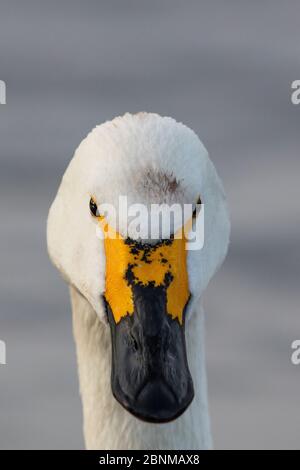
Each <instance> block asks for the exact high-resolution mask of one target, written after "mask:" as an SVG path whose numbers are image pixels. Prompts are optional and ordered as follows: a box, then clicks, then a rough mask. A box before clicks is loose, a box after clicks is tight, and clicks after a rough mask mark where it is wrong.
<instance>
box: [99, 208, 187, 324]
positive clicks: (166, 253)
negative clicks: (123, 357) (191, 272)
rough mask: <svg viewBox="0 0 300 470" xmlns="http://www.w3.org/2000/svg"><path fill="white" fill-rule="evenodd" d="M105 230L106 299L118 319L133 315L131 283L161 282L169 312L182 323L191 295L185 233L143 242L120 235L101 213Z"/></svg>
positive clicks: (102, 225) (144, 284)
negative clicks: (151, 242)
mask: <svg viewBox="0 0 300 470" xmlns="http://www.w3.org/2000/svg"><path fill="white" fill-rule="evenodd" d="M99 220H100V224H101V227H102V230H103V231H104V245H105V255H106V287H105V293H104V296H105V299H106V301H107V302H108V303H109V305H110V307H111V310H112V312H113V315H114V319H115V322H116V323H118V322H119V321H120V320H121V318H122V317H124V316H126V315H132V314H133V312H134V300H133V292H132V284H140V285H142V286H149V285H150V286H153V287H159V286H162V287H164V288H165V289H166V296H167V312H168V314H169V315H171V316H172V318H173V319H175V318H177V319H178V321H179V323H180V324H182V322H183V318H182V315H183V311H184V308H185V306H186V304H187V301H188V299H189V296H190V292H189V285H188V272H187V262H186V261H187V260H186V255H187V251H186V248H185V245H186V239H185V237H184V235H183V232H182V236H181V237H180V238H179V237H178V236H175V237H174V238H173V239H170V240H162V241H160V242H159V243H158V244H156V245H150V244H142V243H139V242H136V241H134V240H130V239H123V238H122V237H121V235H120V234H119V233H117V232H115V231H114V230H113V229H112V228H111V227H109V226H108V224H107V222H106V221H105V219H104V217H99ZM177 235H178V233H177Z"/></svg>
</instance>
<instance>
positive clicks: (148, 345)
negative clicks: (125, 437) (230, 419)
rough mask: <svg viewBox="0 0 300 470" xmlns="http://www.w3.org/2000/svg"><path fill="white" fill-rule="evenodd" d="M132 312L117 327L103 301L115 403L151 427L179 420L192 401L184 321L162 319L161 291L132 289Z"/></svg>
mask: <svg viewBox="0 0 300 470" xmlns="http://www.w3.org/2000/svg"><path fill="white" fill-rule="evenodd" d="M133 293H134V304H135V311H134V314H133V315H127V316H126V317H122V319H121V320H120V321H119V322H118V323H116V321H115V318H114V315H113V313H112V310H111V308H110V306H109V304H108V303H107V302H106V310H107V316H108V321H109V324H110V329H111V339H112V371H111V386H112V392H113V395H114V397H115V398H116V399H117V401H118V402H119V403H120V404H121V405H122V406H123V407H124V408H125V409H126V410H127V411H129V412H131V413H132V414H133V415H134V416H136V417H138V418H140V419H142V420H144V421H149V422H157V423H162V422H168V421H171V420H173V419H175V418H177V417H179V416H180V415H181V414H182V413H183V412H184V411H185V410H186V408H187V407H188V406H189V404H190V403H191V401H192V400H193V397H194V388H193V381H192V377H191V374H190V371H189V368H188V362H187V356H186V346H185V336H184V321H183V323H182V324H180V323H179V321H178V319H172V317H171V316H170V315H168V314H166V292H165V289H164V288H163V287H152V286H147V287H145V286H139V285H138V286H134V288H133Z"/></svg>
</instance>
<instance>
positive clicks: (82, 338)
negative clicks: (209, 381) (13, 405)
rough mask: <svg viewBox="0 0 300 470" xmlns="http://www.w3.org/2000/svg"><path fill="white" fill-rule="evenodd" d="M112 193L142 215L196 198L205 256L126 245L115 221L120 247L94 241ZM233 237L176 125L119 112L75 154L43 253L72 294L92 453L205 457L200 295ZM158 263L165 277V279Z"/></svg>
mask: <svg viewBox="0 0 300 470" xmlns="http://www.w3.org/2000/svg"><path fill="white" fill-rule="evenodd" d="M120 195H126V196H127V198H128V204H129V205H130V204H133V203H143V204H146V205H147V206H149V204H150V203H166V204H172V203H179V204H181V205H182V204H184V203H195V202H196V201H197V199H198V198H199V197H200V198H201V203H202V205H203V207H204V208H205V212H204V215H205V226H204V227H205V228H204V233H205V241H204V247H203V248H202V250H194V251H193V250H190V251H184V252H183V251H182V250H181V248H180V246H182V245H180V243H181V242H178V243H177V244H176V243H175V242H174V239H173V238H172V237H170V239H169V241H168V240H167V241H162V242H158V243H157V242H151V241H150V242H149V240H148V239H147V240H146V238H148V237H145V239H143V240H141V241H136V240H130V239H126V236H125V233H126V229H127V225H128V219H127V214H123V213H120V214H119V215H120V220H119V226H118V231H119V233H120V234H121V239H119V241H116V240H111V239H110V237H106V238H105V240H104V241H103V240H100V239H99V237H97V236H96V227H97V226H98V227H99V224H101V227H102V228H101V230H103V227H104V226H103V220H105V223H107V224H110V225H113V222H112V219H111V215H110V213H107V214H106V219H103V217H99V213H98V212H97V206H96V205H97V204H98V205H99V204H101V203H103V202H105V203H109V204H113V205H114V207H118V198H119V196H120ZM201 210H202V209H201ZM178 228H179V227H176V223H174V227H173V229H174V231H175V230H177V229H178ZM229 231H230V226H229V219H228V213H227V207H226V202H225V197H224V192H223V189H222V184H221V182H220V179H219V178H218V176H217V173H216V171H215V168H214V166H213V164H212V163H211V161H210V159H209V157H208V154H207V151H206V150H205V148H204V146H203V145H202V143H201V142H200V140H199V139H198V137H197V136H196V134H195V133H194V132H193V131H192V130H191V129H189V128H188V127H186V126H184V125H183V124H181V123H177V122H176V121H175V120H173V119H171V118H167V117H160V116H159V115H157V114H152V113H139V114H135V115H131V114H128V113H127V114H125V115H124V116H123V117H118V118H115V119H114V120H112V121H110V122H106V123H104V124H102V125H100V126H97V127H96V128H95V129H94V130H93V131H92V132H91V133H90V134H89V135H88V136H87V137H86V139H84V140H83V142H82V143H81V144H80V146H79V147H78V149H77V150H76V152H75V155H74V158H73V159H72V161H71V163H70V164H69V167H68V168H67V170H66V172H65V174H64V177H63V179H62V182H61V185H60V188H59V190H58V193H57V196H56V198H55V200H54V202H53V204H52V207H51V209H50V213H49V218H48V249H49V254H50V257H51V259H52V261H53V263H54V264H55V265H56V267H57V268H58V269H59V270H60V272H61V273H62V274H63V276H64V278H65V279H66V280H67V282H68V283H69V285H70V291H71V301H72V310H73V324H74V336H75V341H76V347H77V357H78V369H79V379H80V389H81V396H82V402H83V415H84V435H85V442H86V447H87V448H88V449H108V450H112V449H142V450H155V449H157V450H159V449H209V448H211V446H212V439H211V433H210V422H209V413H208V402H207V390H206V370H205V356H204V318H203V311H202V307H201V295H202V293H203V291H204V289H205V288H206V286H207V284H208V282H209V280H210V279H211V277H212V276H213V274H214V273H215V271H216V270H217V268H218V267H219V266H220V264H221V263H222V261H223V259H224V257H225V255H226V252H227V247H228V240H229ZM129 235H130V236H131V235H132V234H131V233H129ZM163 236H165V234H163ZM149 238H150V237H149ZM151 243H152V245H151ZM158 247H160V248H158ZM145 249H146V250H148V251H147V253H146V258H145ZM159 249H162V251H163V254H162V255H160V253H159V251H158V250H159ZM159 255H160V256H161V257H162V256H164V257H167V258H168V260H167V261H168V262H167V266H168V269H169V270H170V271H171V274H170V272H169V271H168V275H167V276H165V277H164V278H163V280H162V278H161V279H160V276H161V273H165V274H166V271H163V270H164V269H166V268H165V265H166V261H165V262H164V263H163V262H161V263H159V262H160V261H161V259H159V258H158V257H159ZM133 256H135V258H134V259H135V260H137V261H136V263H135V264H134V263H133V264H132V258H133ZM147 256H148V259H147ZM145 261H146V262H145ZM151 263H152V264H151ZM149 265H150V268H149ZM132 266H135V267H136V269H137V270H140V271H139V273H137V271H135V273H133V270H134V269H135V268H132ZM129 272H130V276H131V277H130V276H129ZM159 279H160V280H159ZM167 281H168V282H167ZM189 295H190V299H189V302H187V300H188V298H189ZM104 299H106V300H104ZM185 304H187V308H185V306H186V305H185ZM181 315H182V316H183V320H185V321H181ZM107 318H108V320H109V324H110V327H109V326H108V322H107ZM184 324H185V330H186V349H187V359H188V364H189V367H188V365H187V362H186V353H185V344H184ZM111 338H112V339H111ZM111 342H112V344H113V354H112V351H111ZM111 356H112V357H111ZM111 367H112V370H111ZM189 370H190V372H189ZM193 390H194V399H193ZM114 396H115V397H114ZM115 398H116V399H115ZM192 399H193V400H192ZM138 418H143V419H144V420H141V419H138ZM174 418H176V419H174ZM145 420H146V421H152V422H145ZM170 420H171V421H170ZM153 421H154V423H153ZM155 421H157V422H159V423H160V424H157V423H155ZM169 421H170V422H169Z"/></svg>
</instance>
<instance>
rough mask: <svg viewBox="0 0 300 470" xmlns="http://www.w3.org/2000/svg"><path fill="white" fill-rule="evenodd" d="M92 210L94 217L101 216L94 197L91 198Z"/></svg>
mask: <svg viewBox="0 0 300 470" xmlns="http://www.w3.org/2000/svg"><path fill="white" fill-rule="evenodd" d="M90 211H91V214H92V215H93V216H94V217H99V213H98V207H97V204H96V203H95V201H94V199H93V198H92V197H91V199H90Z"/></svg>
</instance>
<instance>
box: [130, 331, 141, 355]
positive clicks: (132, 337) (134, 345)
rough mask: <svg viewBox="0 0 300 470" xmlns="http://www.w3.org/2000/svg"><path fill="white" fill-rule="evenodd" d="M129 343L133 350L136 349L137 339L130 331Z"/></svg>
mask: <svg viewBox="0 0 300 470" xmlns="http://www.w3.org/2000/svg"><path fill="white" fill-rule="evenodd" d="M130 343H131V346H132V349H133V350H134V351H137V350H138V349H139V347H138V343H137V340H136V339H135V337H134V336H133V334H132V333H130Z"/></svg>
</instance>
